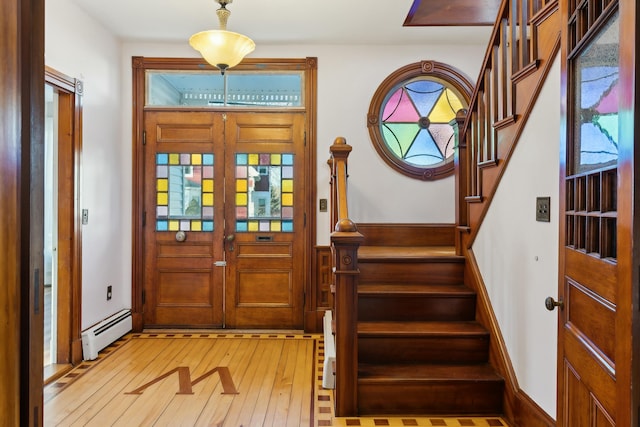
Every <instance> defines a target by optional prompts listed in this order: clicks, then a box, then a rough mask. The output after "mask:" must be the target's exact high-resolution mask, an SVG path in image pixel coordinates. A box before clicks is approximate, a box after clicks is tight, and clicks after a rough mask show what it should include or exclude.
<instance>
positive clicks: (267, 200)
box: [235, 153, 294, 233]
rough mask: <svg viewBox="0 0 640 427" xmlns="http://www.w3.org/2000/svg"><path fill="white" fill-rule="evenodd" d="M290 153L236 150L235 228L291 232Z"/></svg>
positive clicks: (291, 185) (291, 159)
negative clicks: (243, 151) (241, 151)
mask: <svg viewBox="0 0 640 427" xmlns="http://www.w3.org/2000/svg"><path fill="white" fill-rule="evenodd" d="M293 161H294V156H293V154H289V153H286V154H279V153H275V154H274V153H238V154H236V164H235V190H236V194H235V204H236V208H235V213H236V227H235V229H236V232H270V233H277V232H289V233H290V232H293V189H294V176H293Z"/></svg>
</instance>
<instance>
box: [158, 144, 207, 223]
mask: <svg viewBox="0 0 640 427" xmlns="http://www.w3.org/2000/svg"><path fill="white" fill-rule="evenodd" d="M167 163H168V164H167ZM202 163H205V164H209V163H211V164H212V163H213V155H211V154H200V153H193V154H191V153H158V154H157V155H156V205H157V206H156V231H177V230H182V231H213V221H212V220H213V206H214V179H213V166H201V164H202Z"/></svg>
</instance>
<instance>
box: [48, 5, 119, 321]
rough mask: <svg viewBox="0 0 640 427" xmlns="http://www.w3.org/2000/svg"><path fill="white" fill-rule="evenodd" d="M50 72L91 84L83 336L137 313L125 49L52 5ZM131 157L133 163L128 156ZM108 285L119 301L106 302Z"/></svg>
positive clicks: (86, 107) (68, 9)
mask: <svg viewBox="0 0 640 427" xmlns="http://www.w3.org/2000/svg"><path fill="white" fill-rule="evenodd" d="M45 4H46V10H45V64H46V65H48V66H50V67H53V68H54V69H56V70H57V71H60V72H62V73H64V74H66V75H68V76H70V77H75V78H79V79H81V80H82V81H83V83H84V96H83V119H84V122H83V153H82V177H81V181H82V189H81V195H80V206H81V208H83V209H88V210H89V223H88V224H87V225H84V226H82V285H83V286H82V329H85V328H87V327H89V326H91V325H92V324H94V323H96V322H98V321H100V320H102V319H104V318H105V317H108V316H110V315H111V314H113V313H115V312H117V311H118V310H120V309H122V308H127V307H130V306H131V163H130V159H131V155H130V152H131V149H130V141H129V140H130V138H129V140H127V139H123V138H122V133H121V125H122V123H121V115H120V109H121V108H122V102H123V98H126V99H127V100H129V99H131V98H130V97H127V96H123V95H122V91H121V80H120V58H121V56H120V42H119V41H118V40H117V39H116V38H114V37H113V36H112V35H111V34H110V33H109V32H107V31H106V30H105V29H104V28H103V27H101V26H100V24H98V23H97V22H96V21H95V20H93V19H92V18H91V17H90V16H88V15H87V14H86V13H84V12H83V11H82V10H80V9H79V8H78V7H77V6H76V5H75V4H74V3H73V2H71V1H69V0H52V1H47V2H45ZM125 153H126V155H125ZM107 285H112V286H113V299H111V300H110V301H107V300H106V295H107V290H106V288H107Z"/></svg>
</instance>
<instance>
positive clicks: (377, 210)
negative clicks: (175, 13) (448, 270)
mask: <svg viewBox="0 0 640 427" xmlns="http://www.w3.org/2000/svg"><path fill="white" fill-rule="evenodd" d="M477 42H478V44H472V45H467V46H459V45H456V46H447V45H442V44H440V45H434V46H428V45H414V46H363V45H308V46H300V45H286V46H281V45H277V46H276V45H273V46H262V45H259V46H258V47H257V48H256V51H255V52H254V53H253V54H252V57H256V58H304V57H317V58H318V110H317V111H318V120H317V129H318V133H317V172H318V181H317V182H318V186H317V196H318V198H319V199H320V198H325V199H329V198H330V197H329V184H328V183H329V170H328V167H327V163H326V162H327V159H328V158H329V147H330V146H331V144H332V143H333V141H334V140H335V138H336V137H338V136H343V137H345V138H346V139H347V143H348V144H350V145H352V146H353V151H352V153H351V156H350V157H349V175H350V177H349V198H350V199H349V204H350V214H351V217H352V219H353V220H355V221H356V222H389V221H394V222H407V223H411V222H420V223H422V222H432V223H452V222H454V210H455V206H454V197H453V196H454V194H453V191H454V180H453V177H451V178H448V179H443V180H439V181H434V182H423V181H420V180H416V179H411V178H406V177H404V176H403V175H401V174H399V173H398V172H395V171H394V170H393V169H391V168H390V167H389V166H387V164H386V163H384V162H383V161H382V160H381V159H380V157H379V156H378V154H377V152H376V151H375V149H374V148H373V145H372V143H371V140H370V138H369V132H368V129H367V111H368V110H369V104H370V102H371V98H372V96H373V94H374V93H375V91H376V89H377V88H378V86H379V85H380V83H382V81H383V80H384V79H385V78H386V77H387V76H388V75H389V74H391V73H392V72H393V71H395V70H396V69H398V68H400V67H402V66H404V65H407V64H410V63H413V62H417V61H420V60H436V61H440V62H445V63H447V64H449V65H452V66H454V67H456V68H458V69H460V70H461V71H462V72H464V73H465V74H467V76H468V77H469V79H470V80H471V81H472V82H473V81H475V79H476V78H477V74H478V72H479V69H480V65H481V63H482V59H483V57H484V53H485V49H486V42H485V41H484V40H478V41H477ZM132 56H149V57H153V56H161V57H197V56H198V54H197V52H195V51H194V50H193V49H192V48H191V47H190V46H189V45H188V44H187V43H186V41H185V43H181V44H172V45H169V44H151V43H125V44H124V46H123V53H122V80H123V83H124V84H123V94H124V98H123V106H122V111H123V116H122V122H123V124H124V126H123V129H122V138H130V135H131V105H130V101H129V99H130V98H129V94H130V93H131V57H132ZM129 161H130V160H129ZM383 201H384V203H383ZM332 228H333V227H332V226H331V225H330V224H329V214H328V213H320V212H319V213H318V240H317V243H318V244H319V245H328V244H329V231H330V229H332Z"/></svg>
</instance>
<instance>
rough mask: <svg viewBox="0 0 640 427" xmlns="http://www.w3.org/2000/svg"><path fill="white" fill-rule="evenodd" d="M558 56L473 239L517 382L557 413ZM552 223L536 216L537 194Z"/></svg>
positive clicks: (540, 403)
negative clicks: (553, 305)
mask: <svg viewBox="0 0 640 427" xmlns="http://www.w3.org/2000/svg"><path fill="white" fill-rule="evenodd" d="M559 63H560V61H559V59H557V60H556V61H555V63H554V65H553V67H552V69H551V71H550V73H549V77H548V78H547V80H546V83H545V85H544V87H543V89H542V92H541V94H540V97H539V99H538V101H537V103H536V106H535V107H534V109H533V112H532V114H531V116H530V118H529V121H528V122H527V125H526V127H525V130H524V132H523V134H522V137H521V139H520V141H519V142H518V145H517V146H516V149H515V151H514V153H513V157H512V158H511V160H510V161H509V165H508V166H507V170H506V172H505V174H504V176H503V178H502V181H501V183H500V186H499V187H498V190H497V192H496V194H495V196H494V198H493V202H492V204H491V207H490V209H489V211H488V212H487V215H486V217H485V219H484V222H483V223H482V225H481V227H480V230H479V232H478V236H477V238H476V241H475V243H474V245H473V251H474V253H475V255H476V259H477V261H478V265H479V267H480V271H481V273H482V277H483V280H484V282H485V285H486V287H487V291H488V293H489V296H490V298H491V303H492V305H493V309H494V311H495V314H496V317H497V318H498V321H499V323H500V329H501V330H502V334H503V336H504V341H505V344H506V346H507V349H508V351H509V355H510V357H511V361H512V363H513V367H514V369H515V372H516V376H517V380H518V383H519V385H520V388H521V389H522V390H523V391H524V392H525V393H527V394H528V395H529V396H530V397H531V398H532V399H533V400H534V401H535V402H536V403H537V404H538V405H540V407H542V409H544V410H545V411H546V412H547V413H548V414H549V415H550V416H552V417H555V414H556V400H555V399H556V356H557V348H556V339H557V310H556V311H554V312H549V311H547V310H546V309H545V307H544V300H545V298H546V297H547V296H553V297H554V298H556V297H557V289H558V193H559V137H560V65H559ZM538 196H540V197H547V196H548V197H551V222H549V223H546V222H536V220H535V200H536V197H538Z"/></svg>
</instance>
